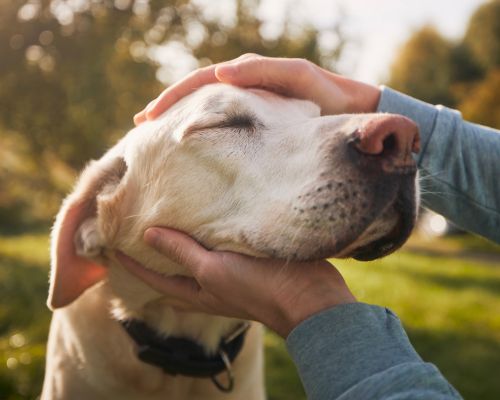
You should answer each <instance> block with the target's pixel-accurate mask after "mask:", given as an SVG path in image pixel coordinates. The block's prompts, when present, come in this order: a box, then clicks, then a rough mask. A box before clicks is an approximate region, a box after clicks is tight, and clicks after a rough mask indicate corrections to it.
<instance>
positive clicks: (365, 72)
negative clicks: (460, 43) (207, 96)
mask: <svg viewBox="0 0 500 400" xmlns="http://www.w3.org/2000/svg"><path fill="white" fill-rule="evenodd" d="M193 1H194V2H195V3H197V4H198V5H200V6H201V7H202V8H203V10H204V12H205V13H206V14H207V15H208V16H212V17H218V18H220V19H221V20H222V21H224V20H225V21H226V22H227V23H230V22H231V16H232V15H234V10H235V9H234V2H233V0H193ZM485 1H486V0H412V1H410V0H262V2H261V6H260V7H259V9H258V10H256V12H257V15H258V16H259V17H260V18H262V19H263V20H264V21H266V22H267V23H266V24H265V29H264V33H267V34H269V35H271V36H272V34H273V32H279V31H280V29H281V28H282V26H283V21H284V20H285V19H286V20H287V21H288V22H294V21H297V22H302V23H303V22H306V23H312V24H313V25H316V26H317V27H318V28H324V29H326V28H331V27H333V26H334V25H335V22H336V21H337V20H338V19H339V18H340V19H342V23H341V25H342V27H343V29H344V30H345V33H346V34H347V36H348V38H349V42H350V45H349V46H348V47H347V48H346V50H345V52H344V58H343V59H342V62H341V63H340V64H339V69H340V70H339V71H338V72H340V73H342V74H344V75H347V76H349V77H352V78H355V79H359V80H363V81H365V82H369V83H372V84H379V83H382V82H384V81H385V80H386V79H387V77H388V73H389V67H390V65H391V63H392V61H393V59H394V56H395V54H396V52H397V50H398V49H399V48H400V47H401V46H402V45H403V44H404V43H405V42H406V40H408V38H409V37H410V36H411V34H412V32H414V31H415V30H417V29H419V28H420V27H422V26H423V25H425V24H433V25H434V26H435V27H436V28H437V29H438V30H439V31H440V32H441V33H442V34H443V35H444V36H445V37H447V38H450V39H459V38H460V37H461V36H462V35H463V34H464V32H465V29H466V27H467V21H468V20H469V18H470V16H471V14H472V13H473V12H474V11H475V10H476V9H477V7H479V6H480V5H481V4H482V3H484V2H485ZM287 6H288V8H287ZM192 33H193V35H192V36H193V37H195V36H196V32H192ZM324 39H325V38H324ZM330 40H332V39H330ZM325 42H328V37H326V40H325ZM182 53H183V51H182V48H180V47H179V44H178V43H172V44H171V45H169V46H163V47H162V48H160V49H158V51H157V52H156V54H155V58H157V60H158V61H159V62H160V63H161V64H163V68H160V70H159V74H158V78H159V79H160V80H162V81H165V82H167V81H176V80H178V79H180V78H182V77H183V76H184V75H185V74H186V73H187V72H189V71H190V70H192V69H194V68H196V66H197V62H196V60H194V59H193V58H192V57H190V56H188V55H186V54H184V56H181V55H182Z"/></svg>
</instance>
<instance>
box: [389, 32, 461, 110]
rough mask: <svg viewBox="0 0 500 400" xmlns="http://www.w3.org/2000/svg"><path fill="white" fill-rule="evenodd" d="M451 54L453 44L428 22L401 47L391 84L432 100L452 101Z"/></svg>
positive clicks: (434, 101) (447, 102)
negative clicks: (450, 87)
mask: <svg viewBox="0 0 500 400" xmlns="http://www.w3.org/2000/svg"><path fill="white" fill-rule="evenodd" d="M451 56H452V47H451V46H450V44H449V43H448V42H447V41H446V40H445V39H443V38H442V37H441V35H440V34H439V33H438V32H437V31H436V30H435V29H434V28H432V27H430V26H426V27H424V28H423V29H421V30H420V31H418V32H417V33H415V34H414V35H413V36H412V37H411V38H410V40H409V41H408V43H406V45H405V46H404V47H403V48H402V49H401V51H400V53H399V55H398V59H397V62H396V63H395V64H394V65H393V67H392V70H391V78H390V81H389V86H391V87H394V88H397V89H398V90H401V91H402V92H403V93H408V94H410V95H412V96H414V97H416V98H418V99H421V100H423V101H427V102H429V103H434V104H438V103H446V104H450V103H451V101H452V99H451V97H450V93H449V86H450V83H451V82H450V80H451V79H450V78H451V69H450V68H451V67H450V66H451Z"/></svg>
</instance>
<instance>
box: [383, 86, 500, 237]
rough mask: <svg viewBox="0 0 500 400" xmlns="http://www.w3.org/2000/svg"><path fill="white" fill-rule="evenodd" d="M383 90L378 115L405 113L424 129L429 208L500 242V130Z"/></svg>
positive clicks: (422, 167)
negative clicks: (472, 122)
mask: <svg viewBox="0 0 500 400" xmlns="http://www.w3.org/2000/svg"><path fill="white" fill-rule="evenodd" d="M381 89H382V94H381V98H380V102H379V106H378V110H377V111H378V112H390V113H394V114H401V115H404V116H406V117H408V118H411V119H412V120H414V121H415V122H416V123H417V124H418V125H419V128H420V136H421V151H420V154H418V156H417V162H418V167H419V171H420V176H421V186H422V203H423V205H424V206H426V207H428V208H430V209H432V210H434V211H436V212H438V213H439V214H442V215H443V216H445V217H446V218H448V219H449V220H450V221H452V222H453V223H455V224H456V225H458V226H460V227H462V228H463V229H466V230H468V231H471V232H475V233H477V234H479V235H482V236H484V237H486V238H488V239H490V240H493V241H495V242H497V243H500V131H497V130H494V129H491V128H487V127H484V126H481V125H476V124H471V123H469V122H466V121H464V120H463V119H462V117H461V115H460V113H459V112H458V111H455V110H451V109H449V108H446V107H442V106H432V105H430V104H427V103H423V102H421V101H419V100H415V99H413V98H411V97H409V96H406V95H404V94H401V93H398V92H396V91H394V90H392V89H389V88H387V87H382V88H381Z"/></svg>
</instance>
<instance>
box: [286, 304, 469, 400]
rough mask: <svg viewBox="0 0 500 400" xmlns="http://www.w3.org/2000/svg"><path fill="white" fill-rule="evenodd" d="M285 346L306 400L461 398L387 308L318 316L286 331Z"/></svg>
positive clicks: (353, 307)
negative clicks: (427, 361) (422, 354)
mask: <svg viewBox="0 0 500 400" xmlns="http://www.w3.org/2000/svg"><path fill="white" fill-rule="evenodd" d="M287 348H288V351H289V352H290V354H291V356H292V358H293V360H294V362H295V364H296V366H297V369H298V371H299V375H300V378H301V380H302V383H303V385H304V388H305V391H306V393H307V398H308V399H309V400H327V399H328V400H331V399H338V400H359V399H371V400H378V399H391V400H403V399H408V400H409V399H433V400H434V399H443V400H444V399H447V400H448V399H461V397H460V395H459V394H458V393H457V391H456V390H455V389H454V388H453V387H452V386H450V384H449V383H448V382H447V381H446V379H444V378H443V376H442V375H441V373H440V372H439V370H438V369H437V368H436V367H435V366H434V365H433V364H430V363H426V362H424V361H422V359H421V358H420V357H419V356H418V354H417V353H416V352H415V350H414V349H413V347H412V345H411V344H410V341H409V340H408V337H407V336H406V333H405V332H404V330H403V328H402V326H401V323H400V321H399V319H398V318H397V317H396V316H395V315H394V314H393V313H392V312H391V311H390V310H388V309H386V308H382V307H378V306H372V305H368V304H363V303H353V304H344V305H340V306H337V307H334V308H331V309H328V310H326V311H323V312H321V313H318V314H316V315H314V316H312V317H311V318H309V319H307V320H306V321H304V322H302V323H301V324H300V325H298V326H297V327H296V328H295V329H294V330H293V331H292V332H291V333H290V335H289V336H288V338H287Z"/></svg>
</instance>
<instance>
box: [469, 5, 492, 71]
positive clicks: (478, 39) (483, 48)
mask: <svg viewBox="0 0 500 400" xmlns="http://www.w3.org/2000/svg"><path fill="white" fill-rule="evenodd" d="M499 38H500V1H499V0H492V1H489V2H487V3H485V4H484V5H483V6H481V7H479V8H478V9H477V11H476V12H475V13H474V15H473V16H472V17H471V19H470V21H469V26H468V29H467V32H466V34H465V37H464V40H463V42H464V45H465V46H467V47H468V48H469V49H470V51H471V54H472V56H473V57H474V59H475V60H476V62H477V64H478V66H480V67H481V68H482V70H483V71H485V72H486V71H489V70H491V69H494V68H499V67H500V40H499Z"/></svg>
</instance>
